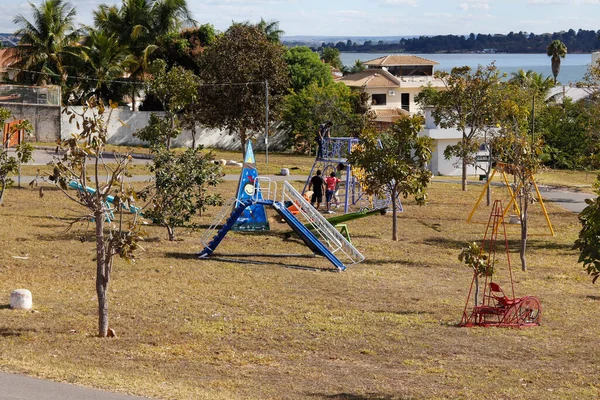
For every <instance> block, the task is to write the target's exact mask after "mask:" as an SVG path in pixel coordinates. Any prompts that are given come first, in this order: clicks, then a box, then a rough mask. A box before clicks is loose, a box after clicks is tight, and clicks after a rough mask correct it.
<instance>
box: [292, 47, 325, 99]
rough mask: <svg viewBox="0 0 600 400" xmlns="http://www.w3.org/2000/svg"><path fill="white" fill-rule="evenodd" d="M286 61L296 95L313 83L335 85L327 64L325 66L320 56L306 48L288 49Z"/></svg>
mask: <svg viewBox="0 0 600 400" xmlns="http://www.w3.org/2000/svg"><path fill="white" fill-rule="evenodd" d="M285 61H286V63H287V65H288V69H289V74H290V87H291V89H292V90H293V91H294V92H295V93H298V92H300V91H301V90H302V89H304V88H305V87H307V86H308V85H310V84H311V83H313V82H314V83H316V84H317V85H319V86H326V85H329V84H331V83H333V76H332V75H331V71H330V69H329V67H328V66H327V64H323V63H322V62H321V59H320V58H319V55H318V54H317V53H316V52H314V51H312V50H311V49H309V48H308V47H306V46H297V47H291V48H289V49H287V50H286V52H285Z"/></svg>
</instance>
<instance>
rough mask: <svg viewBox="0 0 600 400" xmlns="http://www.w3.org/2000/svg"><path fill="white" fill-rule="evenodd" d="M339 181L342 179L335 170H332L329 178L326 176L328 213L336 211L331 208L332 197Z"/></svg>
mask: <svg viewBox="0 0 600 400" xmlns="http://www.w3.org/2000/svg"><path fill="white" fill-rule="evenodd" d="M339 182H341V180H340V178H338V177H336V176H335V172H332V173H331V174H329V176H328V177H327V178H325V185H326V186H327V190H326V192H325V200H326V202H327V214H334V212H333V211H331V209H330V207H331V199H332V198H333V194H334V193H335V188H336V186H337V184H338V183H339ZM336 205H337V204H336Z"/></svg>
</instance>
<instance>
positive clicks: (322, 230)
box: [283, 181, 365, 265]
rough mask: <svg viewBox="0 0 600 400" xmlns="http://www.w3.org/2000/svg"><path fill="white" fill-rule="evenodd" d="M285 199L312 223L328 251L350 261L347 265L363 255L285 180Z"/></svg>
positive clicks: (357, 261)
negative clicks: (341, 255)
mask: <svg viewBox="0 0 600 400" xmlns="http://www.w3.org/2000/svg"><path fill="white" fill-rule="evenodd" d="M286 200H289V201H292V202H293V203H295V204H296V206H297V207H298V209H299V210H300V215H302V216H303V217H304V218H305V219H306V221H307V222H309V223H310V224H312V225H313V226H314V228H315V231H316V232H317V233H318V235H319V236H320V237H321V238H322V239H323V243H324V244H325V245H327V247H328V248H329V249H330V251H331V252H332V253H333V254H335V255H336V257H338V258H339V257H340V253H341V254H343V255H344V256H345V258H346V259H347V260H349V261H350V263H349V265H352V264H356V263H359V262H361V261H363V260H364V259H365V257H364V256H363V255H362V254H361V253H360V252H359V251H358V250H357V249H356V248H355V247H354V246H353V245H352V243H350V242H349V241H348V240H346V238H345V237H344V236H343V235H342V234H341V233H340V232H338V230H337V229H335V227H334V226H333V225H331V224H330V223H329V222H328V221H327V219H325V217H323V216H322V215H321V214H320V213H319V212H318V211H317V210H316V209H315V208H314V207H313V206H312V205H311V204H310V203H309V202H308V201H307V200H306V199H305V198H304V197H303V196H302V195H301V194H300V193H299V192H298V191H297V190H296V189H294V187H293V186H292V185H291V184H290V183H289V182H287V181H285V182H284V183H283V202H285V201H286Z"/></svg>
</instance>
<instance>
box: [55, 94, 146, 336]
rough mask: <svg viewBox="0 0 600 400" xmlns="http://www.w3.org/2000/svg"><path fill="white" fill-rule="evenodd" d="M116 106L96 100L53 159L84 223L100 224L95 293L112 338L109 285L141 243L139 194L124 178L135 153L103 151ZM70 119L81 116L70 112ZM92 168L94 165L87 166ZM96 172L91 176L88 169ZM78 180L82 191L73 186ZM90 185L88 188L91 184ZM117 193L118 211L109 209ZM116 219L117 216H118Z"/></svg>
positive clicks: (102, 330) (102, 329)
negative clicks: (119, 262)
mask: <svg viewBox="0 0 600 400" xmlns="http://www.w3.org/2000/svg"><path fill="white" fill-rule="evenodd" d="M116 107H117V105H116V104H115V103H111V104H110V107H109V108H108V109H107V108H106V107H105V106H104V104H103V103H102V102H99V103H96V102H95V99H94V98H91V99H90V100H89V101H88V103H87V105H86V106H85V107H84V109H83V112H82V114H81V115H79V118H81V119H82V123H81V125H80V126H81V132H80V133H78V134H74V135H73V137H72V138H71V139H69V140H67V141H66V142H65V143H64V145H65V147H66V152H65V155H64V156H63V157H61V158H56V159H55V160H54V162H53V165H54V170H53V173H52V175H51V176H50V180H51V181H53V182H55V183H56V186H57V187H58V188H59V189H60V190H61V191H62V192H63V193H64V194H65V195H66V197H67V198H69V199H70V200H72V201H73V202H75V203H76V204H79V205H80V206H82V207H83V208H84V209H86V210H87V214H86V215H84V216H82V217H79V218H77V219H76V220H75V221H74V222H72V224H75V223H77V222H79V221H93V224H94V227H95V247H96V251H95V262H96V294H97V297H98V336H100V337H107V336H108V334H109V325H108V321H109V319H108V288H109V283H110V279H111V273H112V268H113V263H114V256H116V255H118V256H119V257H121V258H123V259H125V260H127V261H131V260H133V259H134V258H135V251H136V250H137V249H138V244H137V243H138V241H139V240H141V235H140V231H139V224H138V214H137V212H134V213H129V211H128V210H135V208H132V207H133V206H134V203H135V198H136V194H135V192H134V191H133V190H132V189H130V188H127V187H126V186H125V184H124V178H125V177H126V176H127V175H128V174H129V172H128V169H129V167H130V164H131V156H129V155H128V154H124V155H118V156H117V157H116V159H115V161H116V163H112V164H110V165H109V164H105V163H104V162H103V153H104V149H105V146H106V139H107V138H108V126H109V121H110V114H111V112H112V110H113V109H114V108H116ZM67 114H68V115H70V118H76V115H75V114H73V112H72V111H67ZM88 167H89V168H88ZM89 170H91V171H93V172H92V173H91V174H88V171H89ZM69 184H73V185H75V186H76V187H78V188H80V189H81V190H77V189H75V190H74V191H73V190H69ZM88 185H89V186H91V187H90V188H89V189H87V190H85V188H86V187H87V186H88ZM110 196H112V197H113V198H112V200H113V202H112V203H113V207H114V208H113V209H111V208H109V202H108V200H109V197H110ZM113 217H116V218H113Z"/></svg>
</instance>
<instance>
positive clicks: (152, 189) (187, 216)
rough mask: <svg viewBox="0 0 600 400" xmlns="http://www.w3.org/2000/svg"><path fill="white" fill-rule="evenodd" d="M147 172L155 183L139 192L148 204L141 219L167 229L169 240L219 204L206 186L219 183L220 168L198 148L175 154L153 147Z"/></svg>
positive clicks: (216, 197) (219, 200) (161, 147)
mask: <svg viewBox="0 0 600 400" xmlns="http://www.w3.org/2000/svg"><path fill="white" fill-rule="evenodd" d="M152 152H153V153H154V164H153V165H152V167H151V171H152V172H153V173H154V176H155V181H154V184H153V185H152V186H149V187H147V188H146V189H144V190H143V191H142V192H141V193H140V197H141V198H143V199H145V200H148V201H149V205H148V206H147V208H146V210H145V211H144V216H145V217H147V218H150V219H152V220H153V221H154V222H155V223H157V224H160V225H163V226H164V227H166V228H167V232H168V234H169V240H170V241H173V240H175V228H176V227H178V226H183V225H184V224H186V223H189V222H190V220H191V219H192V217H193V216H194V215H196V213H198V212H201V211H204V210H205V209H206V206H209V205H220V204H222V201H221V197H220V196H219V195H218V194H210V193H208V188H209V187H214V186H216V185H217V184H219V183H220V182H221V175H222V174H221V167H220V166H219V165H216V164H215V163H214V162H213V160H214V157H213V155H212V153H203V152H202V146H201V147H199V148H196V149H187V150H186V151H185V152H184V153H182V154H180V155H176V154H174V153H173V152H171V151H169V150H167V149H166V148H165V147H164V146H156V147H154V148H153V150H152Z"/></svg>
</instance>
